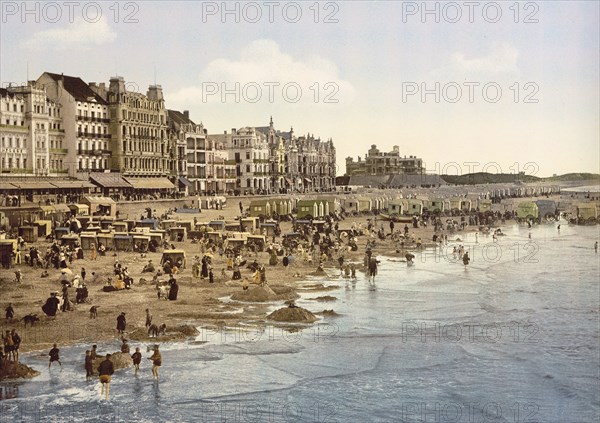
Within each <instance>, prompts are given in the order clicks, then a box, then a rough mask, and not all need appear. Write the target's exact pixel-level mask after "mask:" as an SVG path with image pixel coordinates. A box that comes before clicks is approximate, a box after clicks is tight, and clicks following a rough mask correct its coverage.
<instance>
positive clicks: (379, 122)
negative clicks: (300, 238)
mask: <svg viewBox="0 0 600 423" xmlns="http://www.w3.org/2000/svg"><path fill="white" fill-rule="evenodd" d="M0 7H1V12H2V16H1V21H0V82H1V84H2V86H3V87H6V86H7V85H9V84H11V83H13V84H22V83H23V82H25V81H26V80H27V79H28V78H29V79H30V80H31V79H37V78H38V77H39V76H40V75H41V74H42V73H43V72H45V71H50V72H55V73H64V74H65V75H71V76H78V77H80V78H82V79H83V80H84V81H86V82H97V83H98V82H106V83H107V84H108V81H109V79H110V77H112V76H115V75H119V76H123V77H124V78H125V81H126V83H127V85H126V86H127V88H128V89H129V90H133V91H139V92H143V93H145V92H146V90H147V88H148V86H149V85H151V84H154V83H157V84H160V85H162V87H163V91H164V96H165V101H166V105H167V107H168V108H169V109H175V110H189V111H190V117H191V118H192V119H193V120H194V121H196V122H202V123H203V124H204V126H205V127H206V128H207V129H208V132H209V133H212V134H216V133H223V131H225V130H228V131H230V130H231V128H240V127H244V126H267V125H268V124H269V118H270V117H271V116H272V117H273V121H274V124H275V127H276V128H277V129H280V130H282V131H288V130H289V129H290V128H292V127H293V129H294V132H295V134H297V135H302V134H314V135H315V136H317V137H320V138H321V139H323V140H327V139H329V138H331V139H333V142H334V144H335V146H336V149H337V163H338V169H337V174H338V175H343V174H344V172H345V158H346V157H349V156H351V157H353V158H354V160H356V159H357V156H361V157H364V156H365V154H366V153H367V150H368V149H369V148H370V146H371V145H372V144H376V145H377V146H378V148H379V149H380V150H382V151H390V150H392V148H393V146H395V145H398V146H399V147H400V152H401V154H402V155H406V156H411V155H414V156H417V157H420V158H422V159H423V161H424V163H425V167H426V170H427V171H428V172H431V173H434V172H435V173H447V174H466V173H470V172H473V171H475V172H477V171H488V172H491V173H498V172H504V173H515V172H516V171H521V172H524V173H525V174H528V175H536V176H551V175H553V174H563V173H568V172H594V173H600V169H599V168H600V124H599V118H600V99H599V89H600V87H599V81H600V74H599V57H598V55H599V53H598V52H599V51H600V45H599V27H600V25H599V8H600V3H598V2H596V1H535V2H513V1H510V2H487V1H484V2H479V1H474V2H462V1H458V2H436V1H428V2H422V1H417V2H413V1H380V2H377V1H369V2H367V1H343V2H342V1H323V2H316V1H297V2H293V1H264V2H263V1H257V2H234V1H232V2H222V1H216V2H212V1H204V2H201V1H185V2H176V1H168V2H161V1H137V2H131V1H130V2H116V1H109V2H102V1H100V2H86V1H76V2H72V3H69V2H62V1H58V2H25V3H24V2H21V1H18V2H17V1H1V2H0Z"/></svg>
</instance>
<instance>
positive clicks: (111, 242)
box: [96, 231, 115, 250]
mask: <svg viewBox="0 0 600 423" xmlns="http://www.w3.org/2000/svg"><path fill="white" fill-rule="evenodd" d="M96 241H97V242H98V245H97V247H98V246H100V244H102V245H104V248H106V250H114V248H115V239H114V233H113V232H104V231H102V232H99V233H97V234H96Z"/></svg>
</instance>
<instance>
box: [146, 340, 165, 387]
mask: <svg viewBox="0 0 600 423" xmlns="http://www.w3.org/2000/svg"><path fill="white" fill-rule="evenodd" d="M148 360H152V379H156V381H157V382H158V369H159V368H160V366H162V357H161V355H160V351H159V350H158V345H155V346H154V354H152V356H151V357H148Z"/></svg>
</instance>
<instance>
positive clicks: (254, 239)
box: [246, 235, 267, 252]
mask: <svg viewBox="0 0 600 423" xmlns="http://www.w3.org/2000/svg"><path fill="white" fill-rule="evenodd" d="M266 244H267V243H266V239H265V237H264V236H263V235H248V237H247V238H246V245H247V246H248V247H249V248H252V249H254V251H256V252H262V251H264V249H265V245H266Z"/></svg>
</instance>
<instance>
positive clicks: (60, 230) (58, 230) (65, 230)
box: [54, 227, 71, 239]
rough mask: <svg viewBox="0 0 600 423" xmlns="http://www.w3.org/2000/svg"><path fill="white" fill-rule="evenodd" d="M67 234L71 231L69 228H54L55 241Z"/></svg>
mask: <svg viewBox="0 0 600 423" xmlns="http://www.w3.org/2000/svg"><path fill="white" fill-rule="evenodd" d="M69 232H71V231H70V230H69V228H64V227H61V228H54V237H55V238H56V239H60V238H61V237H63V236H64V235H68V234H69Z"/></svg>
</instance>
